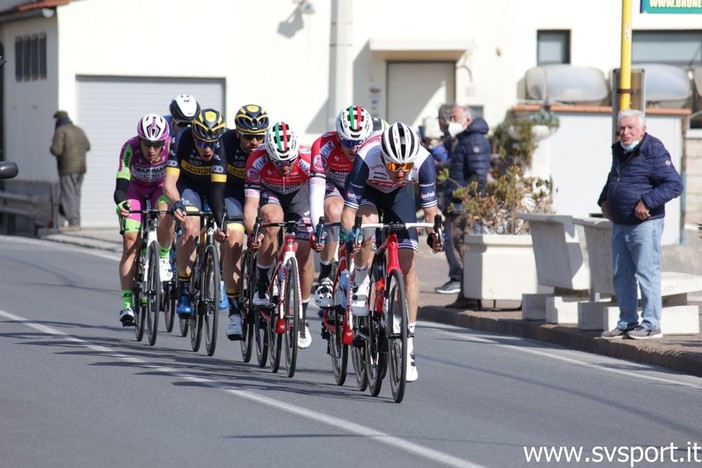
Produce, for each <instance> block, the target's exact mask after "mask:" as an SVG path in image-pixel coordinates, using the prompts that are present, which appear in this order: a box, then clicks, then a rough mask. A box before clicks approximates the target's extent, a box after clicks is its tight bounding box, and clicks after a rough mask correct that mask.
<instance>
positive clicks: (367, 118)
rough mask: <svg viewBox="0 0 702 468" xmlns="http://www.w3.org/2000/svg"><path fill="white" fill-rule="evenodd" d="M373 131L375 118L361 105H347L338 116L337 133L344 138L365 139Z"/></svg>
mask: <svg viewBox="0 0 702 468" xmlns="http://www.w3.org/2000/svg"><path fill="white" fill-rule="evenodd" d="M372 132H373V119H372V118H371V115H370V114H369V113H368V111H367V110H365V109H364V108H363V107H361V106H349V107H345V108H344V109H343V110H342V111H341V112H339V115H338V116H337V117H336V133H337V134H338V135H339V138H340V139H342V140H352V141H361V140H365V139H366V138H368V137H369V136H370V134H371V133H372Z"/></svg>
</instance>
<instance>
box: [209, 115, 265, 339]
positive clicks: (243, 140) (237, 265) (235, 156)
mask: <svg viewBox="0 0 702 468" xmlns="http://www.w3.org/2000/svg"><path fill="white" fill-rule="evenodd" d="M268 123H269V122H268V114H267V113H266V111H265V110H263V108H262V107H261V106H259V105H256V104H247V105H245V106H242V107H241V108H240V109H239V110H238V111H237V113H236V117H234V124H235V126H236V128H235V129H232V130H227V131H226V132H224V135H223V136H222V146H223V147H224V154H225V157H226V170H227V184H226V188H224V206H225V208H226V210H227V216H228V217H233V216H243V215H244V211H243V210H244V181H245V178H246V161H247V159H248V158H249V154H251V152H252V151H253V150H254V149H256V147H257V146H259V145H261V144H262V143H263V137H264V136H265V134H266V130H267V129H268ZM219 185H220V184H218V186H217V188H218V189H219ZM243 245H244V224H243V222H241V221H229V222H227V240H226V242H225V243H223V244H222V246H223V254H222V278H223V280H224V286H225V288H226V294H227V299H228V301H229V323H228V325H227V338H229V339H230V340H240V339H241V338H242V335H241V334H242V329H241V315H240V313H239V278H240V275H241V252H242V249H243Z"/></svg>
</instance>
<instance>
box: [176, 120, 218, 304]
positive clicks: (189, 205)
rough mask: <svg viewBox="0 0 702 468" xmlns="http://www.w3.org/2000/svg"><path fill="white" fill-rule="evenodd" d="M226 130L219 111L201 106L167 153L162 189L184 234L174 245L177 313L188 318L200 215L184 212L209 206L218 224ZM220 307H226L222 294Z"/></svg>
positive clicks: (200, 209)
mask: <svg viewBox="0 0 702 468" xmlns="http://www.w3.org/2000/svg"><path fill="white" fill-rule="evenodd" d="M225 130H226V125H225V123H224V117H223V116H222V114H221V113H219V112H218V111H216V110H214V109H209V108H208V109H203V110H201V111H200V112H199V113H198V114H197V116H196V117H195V118H194V119H193V121H192V126H191V127H188V128H183V129H181V130H180V131H179V132H178V134H177V137H176V143H175V145H174V146H172V149H171V151H170V153H169V155H168V165H167V167H166V178H165V182H164V192H165V194H166V196H167V197H168V199H169V200H170V202H171V203H172V204H173V205H172V206H173V215H174V216H175V217H176V219H177V220H178V221H180V222H181V225H182V228H183V235H182V236H180V238H179V239H178V243H177V245H176V263H177V266H178V281H179V284H180V291H179V297H178V305H177V307H176V312H177V313H178V315H179V316H181V317H188V316H190V315H192V312H193V309H192V305H191V303H190V295H189V294H188V290H189V286H190V276H191V274H192V266H193V261H194V260H195V239H197V238H198V236H199V233H200V218H199V217H198V216H186V211H205V210H206V208H207V207H208V206H209V208H210V210H211V211H212V213H213V214H214V216H215V221H216V222H217V223H218V224H217V225H218V226H219V227H221V226H220V223H221V221H222V218H223V214H224V197H223V194H224V186H225V182H226V180H227V175H226V172H225V162H224V161H225V157H224V148H223V146H222V144H221V142H220V138H221V137H222V135H223V134H224V131H225ZM215 238H216V239H217V240H218V241H220V242H223V241H224V240H225V239H226V234H225V232H224V231H223V230H221V229H217V231H216V232H215ZM219 307H220V309H226V308H227V307H228V304H227V301H226V298H225V297H224V295H223V301H222V302H221V303H220V306H219Z"/></svg>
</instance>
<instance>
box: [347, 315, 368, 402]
mask: <svg viewBox="0 0 702 468" xmlns="http://www.w3.org/2000/svg"><path fill="white" fill-rule="evenodd" d="M366 318H367V317H354V320H355V321H356V322H357V323H358V326H359V327H362V326H363V323H364V322H365V321H366ZM351 364H353V370H354V373H355V374H356V387H358V389H359V390H360V391H362V392H363V391H365V390H366V388H368V372H366V345H365V343H364V344H363V346H360V347H358V346H355V345H352V346H351Z"/></svg>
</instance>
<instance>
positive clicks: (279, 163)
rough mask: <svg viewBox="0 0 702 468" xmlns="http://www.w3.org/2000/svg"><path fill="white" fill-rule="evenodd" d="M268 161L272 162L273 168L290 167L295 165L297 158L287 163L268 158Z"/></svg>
mask: <svg viewBox="0 0 702 468" xmlns="http://www.w3.org/2000/svg"><path fill="white" fill-rule="evenodd" d="M269 159H270V160H271V162H272V163H273V164H274V165H275V166H278V167H285V166H292V165H293V164H295V161H297V158H295V159H288V160H287V161H276V160H275V159H273V158H269Z"/></svg>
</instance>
